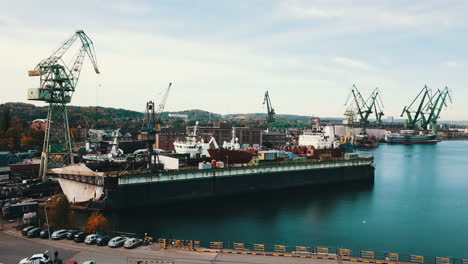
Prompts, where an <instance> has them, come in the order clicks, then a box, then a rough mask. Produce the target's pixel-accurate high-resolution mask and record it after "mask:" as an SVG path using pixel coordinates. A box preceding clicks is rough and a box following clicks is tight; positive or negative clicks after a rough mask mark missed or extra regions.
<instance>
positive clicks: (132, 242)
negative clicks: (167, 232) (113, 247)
mask: <svg viewBox="0 0 468 264" xmlns="http://www.w3.org/2000/svg"><path fill="white" fill-rule="evenodd" d="M141 244H143V240H141V239H139V238H130V239H128V240H127V241H125V243H124V247H125V248H136V247H138V246H141Z"/></svg>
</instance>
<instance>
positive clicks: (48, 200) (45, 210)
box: [44, 198, 52, 243]
mask: <svg viewBox="0 0 468 264" xmlns="http://www.w3.org/2000/svg"><path fill="white" fill-rule="evenodd" d="M51 200H52V199H50V198H49V199H47V201H45V203H44V212H45V219H46V223H47V234H48V235H49V243H50V225H49V218H48V217H47V202H50V201H51Z"/></svg>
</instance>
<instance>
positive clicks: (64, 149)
mask: <svg viewBox="0 0 468 264" xmlns="http://www.w3.org/2000/svg"><path fill="white" fill-rule="evenodd" d="M73 163H74V162H73V156H72V142H71V136H70V127H69V125H68V114H67V106H66V104H64V103H50V104H49V109H48V113H47V128H46V133H45V136H44V145H43V148H42V155H41V164H40V169H39V177H40V178H41V179H42V180H43V181H46V180H47V169H48V168H57V167H62V166H64V165H68V164H73Z"/></svg>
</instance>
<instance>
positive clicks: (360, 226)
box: [111, 141, 468, 258]
mask: <svg viewBox="0 0 468 264" xmlns="http://www.w3.org/2000/svg"><path fill="white" fill-rule="evenodd" d="M363 154H372V155H374V156H375V166H376V173H375V184H374V185H373V186H359V185H358V186H356V185H343V186H329V187H325V188H324V187H321V188H307V189H301V190H289V191H281V192H269V193H262V194H255V195H247V196H240V197H231V198H223V199H209V200H203V201H193V202H186V203H182V204H177V205H171V206H164V207H153V208H146V209H139V210H132V211H125V212H120V213H114V214H113V215H112V216H111V218H112V221H113V222H114V228H115V229H117V230H122V231H127V232H138V233H144V232H148V233H150V234H155V235H158V236H164V237H172V238H177V239H193V240H202V241H231V242H255V243H265V244H289V245H299V246H329V247H343V248H350V249H362V250H375V251H381V252H388V251H390V252H395V253H405V254H421V255H426V256H441V257H446V256H450V257H465V258H467V257H468V243H467V241H468V193H467V190H468V141H444V142H441V143H438V144H436V145H413V146H402V145H386V144H381V145H380V146H379V147H378V148H377V149H376V150H374V151H372V152H367V153H363ZM129 199H131V198H129Z"/></svg>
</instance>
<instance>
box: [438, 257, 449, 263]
mask: <svg viewBox="0 0 468 264" xmlns="http://www.w3.org/2000/svg"><path fill="white" fill-rule="evenodd" d="M436 263H437V264H450V259H449V258H441V257H436Z"/></svg>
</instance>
